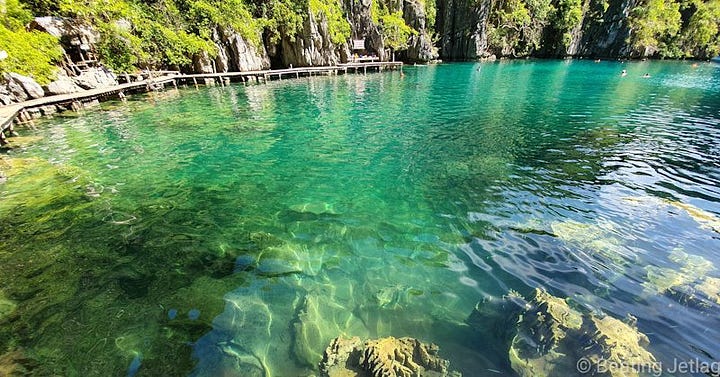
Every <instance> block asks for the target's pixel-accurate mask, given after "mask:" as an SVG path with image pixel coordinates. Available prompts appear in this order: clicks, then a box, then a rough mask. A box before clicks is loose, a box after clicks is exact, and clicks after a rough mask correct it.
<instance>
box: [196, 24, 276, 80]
mask: <svg viewBox="0 0 720 377" xmlns="http://www.w3.org/2000/svg"><path fill="white" fill-rule="evenodd" d="M212 39H213V41H214V42H215V47H216V48H217V51H218V53H217V56H216V57H215V58H214V59H211V58H210V56H208V54H207V53H203V54H199V55H196V56H195V57H194V58H193V70H194V71H195V72H198V73H212V72H236V71H255V70H261V69H267V68H269V67H270V59H269V57H268V53H267V50H266V49H265V46H264V45H263V44H262V43H260V44H259V46H255V45H253V44H252V43H250V42H248V41H246V40H245V38H243V37H242V36H241V35H240V34H238V33H237V32H235V31H234V30H232V29H224V28H221V27H217V28H215V29H214V30H213V33H212ZM258 40H260V37H259V36H258ZM213 65H214V66H213Z"/></svg>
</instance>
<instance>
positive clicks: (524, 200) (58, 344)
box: [0, 61, 720, 376]
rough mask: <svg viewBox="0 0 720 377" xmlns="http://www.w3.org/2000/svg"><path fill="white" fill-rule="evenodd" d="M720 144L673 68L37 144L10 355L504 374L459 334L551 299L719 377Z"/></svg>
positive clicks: (127, 111) (112, 112) (464, 67)
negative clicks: (477, 319) (375, 356)
mask: <svg viewBox="0 0 720 377" xmlns="http://www.w3.org/2000/svg"><path fill="white" fill-rule="evenodd" d="M622 69H627V71H628V75H627V76H626V77H620V71H621V70H622ZM646 72H647V73H649V74H650V77H649V78H643V77H642V75H643V74H645V73H646ZM719 131H720V65H717V64H711V63H701V64H699V65H697V66H693V65H692V64H691V63H662V62H652V63H650V62H648V63H628V64H620V63H611V62H602V63H593V62H583V61H574V62H570V61H568V62H564V61H536V62H503V63H489V64H452V65H440V66H429V67H406V68H405V76H404V77H401V76H400V75H399V74H398V73H397V72H394V73H383V74H372V75H368V76H363V75H347V76H338V77H327V78H322V77H318V78H312V79H300V80H290V81H282V82H272V83H269V84H267V85H258V86H248V87H243V86H230V87H225V88H206V89H205V88H204V89H201V90H199V91H196V90H194V89H182V90H180V91H168V92H165V93H161V94H156V95H142V96H136V97H133V98H132V99H131V100H130V101H129V102H128V103H119V102H117V103H114V102H109V103H104V104H103V105H102V106H101V109H99V110H92V111H87V112H86V113H85V114H82V115H80V116H71V114H67V115H64V116H58V117H56V118H54V119H48V120H43V121H41V122H38V123H37V124H36V125H35V128H34V129H29V128H28V129H22V130H21V133H22V134H23V135H24V136H37V137H38V138H37V139H38V140H34V141H33V142H31V143H27V144H26V145H25V146H22V147H19V148H15V149H12V150H10V151H7V152H6V154H5V155H4V156H3V160H2V161H0V170H2V171H3V172H5V173H6V174H7V175H9V178H8V180H7V182H6V183H4V184H2V185H0V198H1V201H0V221H1V224H2V226H3V232H2V234H3V236H2V237H3V238H2V243H1V244H0V284H1V285H0V287H1V288H0V293H1V295H0V351H2V352H11V351H15V352H16V354H17V353H18V352H20V353H22V355H24V359H23V360H24V361H22V362H20V364H22V365H24V367H25V368H30V369H31V370H32V371H34V373H35V374H38V375H42V374H51V373H56V374H58V375H82V376H88V375H97V376H108V375H120V376H122V375H137V376H144V375H145V376H149V375H182V374H192V375H197V376H206V375H229V376H234V375H241V376H242V375H246V376H247V375H252V373H256V372H258V371H264V372H263V373H266V374H267V375H272V376H309V375H312V374H313V373H317V371H316V369H315V366H316V363H317V362H318V361H319V360H320V357H321V355H322V352H323V350H324V349H325V347H326V346H327V344H328V343H329V341H330V340H331V339H332V338H334V337H336V336H339V335H344V336H359V337H361V338H374V337H382V336H389V335H393V336H412V337H416V338H419V339H422V340H424V341H431V342H435V343H437V344H438V345H440V349H441V354H442V355H443V356H444V357H446V358H448V359H449V360H450V361H451V366H452V367H454V368H455V369H458V370H460V371H462V372H463V374H464V375H465V376H485V375H488V376H494V375H498V373H500V374H503V375H512V373H513V372H512V370H511V369H510V364H509V362H508V360H507V345H506V344H503V343H502V341H501V340H500V339H492V338H488V337H482V336H480V335H479V334H480V333H478V332H477V331H475V330H473V329H471V328H470V327H469V326H468V325H467V324H466V319H467V318H468V316H469V314H470V313H471V312H472V310H473V307H474V306H475V304H476V303H477V302H478V301H479V300H482V299H484V298H488V297H500V296H502V295H505V294H507V293H508V292H509V291H510V290H511V289H512V290H515V291H518V292H520V293H521V294H524V295H529V294H530V293H531V292H532V290H533V289H534V288H536V287H543V288H546V289H547V290H548V291H549V292H551V293H552V294H554V295H556V296H559V297H569V298H570V299H571V300H572V301H573V302H574V303H575V304H576V305H577V306H579V307H584V308H585V310H587V311H588V312H596V313H605V314H608V315H611V316H613V317H615V318H624V317H626V315H627V314H632V315H633V316H635V317H636V318H637V324H638V329H639V330H640V331H641V332H643V333H645V334H647V335H648V337H649V339H650V346H649V350H650V351H651V352H652V353H653V354H654V355H655V357H656V358H657V359H658V360H659V361H661V362H663V363H668V364H672V362H673V360H676V359H680V360H689V359H694V358H698V359H699V360H702V361H706V362H712V361H715V360H718V359H720V349H719V348H718V346H719V345H720V319H719V317H718V314H720V305H719V304H720V280H718V278H720V271H719V270H718V269H717V267H716V265H717V264H718V263H720V234H719V232H720V218H719V217H718V214H720V188H719V187H718V185H719V184H720V134H719V133H718V132H719ZM17 143H21V141H18V142H17ZM677 287H682V288H683V289H685V288H687V287H691V288H692V289H695V290H696V292H699V293H698V294H696V295H695V296H696V297H691V298H688V297H686V296H682V295H678V294H677V292H678V289H675V288H677ZM673 292H674V293H673ZM18 350H20V351H18ZM568 373H570V371H569V372H568Z"/></svg>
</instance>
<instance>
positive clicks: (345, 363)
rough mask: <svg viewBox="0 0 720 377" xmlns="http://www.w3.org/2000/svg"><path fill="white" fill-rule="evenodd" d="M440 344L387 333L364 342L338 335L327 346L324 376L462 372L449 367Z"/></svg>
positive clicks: (435, 376) (382, 376)
mask: <svg viewBox="0 0 720 377" xmlns="http://www.w3.org/2000/svg"><path fill="white" fill-rule="evenodd" d="M438 353H439V347H438V346H436V345H434V344H426V343H422V342H420V341H419V340H417V339H413V338H394V337H387V338H381V339H377V340H368V341H366V342H364V343H363V342H361V341H360V338H358V337H354V338H351V339H344V338H342V337H339V338H335V339H334V340H333V341H332V342H331V343H330V346H329V347H328V348H327V349H326V350H325V355H324V357H323V360H322V363H321V364H320V375H321V376H323V377H414V376H420V377H422V376H427V377H444V376H458V377H459V376H461V375H460V374H459V373H457V372H451V371H448V366H449V364H450V362H449V361H447V360H445V359H442V358H441V357H440V356H439V354H438Z"/></svg>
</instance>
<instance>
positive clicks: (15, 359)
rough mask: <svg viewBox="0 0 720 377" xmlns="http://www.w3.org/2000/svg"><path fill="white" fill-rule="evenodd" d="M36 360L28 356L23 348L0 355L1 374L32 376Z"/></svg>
mask: <svg viewBox="0 0 720 377" xmlns="http://www.w3.org/2000/svg"><path fill="white" fill-rule="evenodd" d="M34 367H35V361H34V360H32V359H30V358H28V357H27V356H26V355H25V353H24V352H23V351H22V350H13V351H10V352H7V353H4V354H2V355H0V376H3V377H6V376H7V377H15V376H18V377H19V376H31V375H33V369H34Z"/></svg>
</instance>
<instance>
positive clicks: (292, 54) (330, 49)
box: [277, 12, 350, 67]
mask: <svg viewBox="0 0 720 377" xmlns="http://www.w3.org/2000/svg"><path fill="white" fill-rule="evenodd" d="M277 52H278V53H279V54H280V59H281V61H282V64H283V65H285V66H290V65H292V66H293V67H309V66H320V65H335V64H339V63H344V62H347V60H348V56H349V55H350V51H349V50H348V45H347V44H346V43H343V44H339V45H337V44H335V43H333V42H332V40H331V39H330V32H329V29H328V22H327V19H326V18H325V16H324V15H321V16H319V17H318V16H316V15H315V14H313V12H308V17H307V18H306V19H305V22H304V23H303V30H302V33H298V34H297V35H295V36H294V37H288V36H283V37H282V38H281V40H280V46H279V48H278V49H277Z"/></svg>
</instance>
